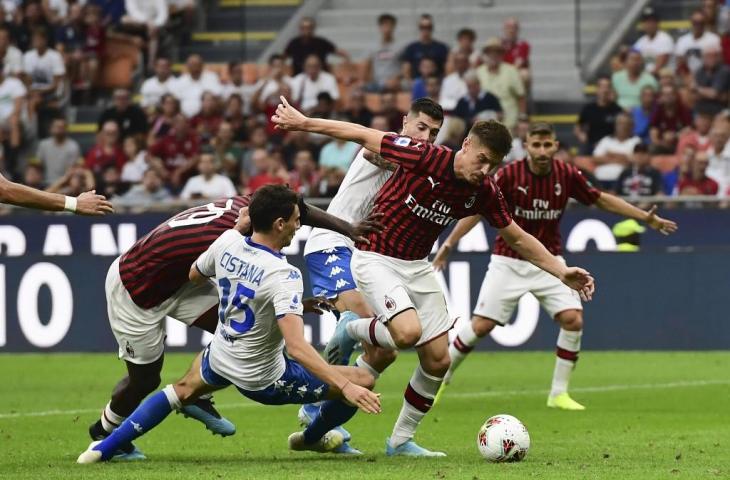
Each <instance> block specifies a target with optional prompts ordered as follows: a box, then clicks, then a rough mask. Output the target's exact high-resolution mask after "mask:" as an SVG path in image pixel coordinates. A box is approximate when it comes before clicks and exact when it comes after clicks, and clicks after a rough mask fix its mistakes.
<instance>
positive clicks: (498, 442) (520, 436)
mask: <svg viewBox="0 0 730 480" xmlns="http://www.w3.org/2000/svg"><path fill="white" fill-rule="evenodd" d="M477 448H479V453H481V454H482V457H484V458H485V459H487V460H488V461H490V462H519V461H520V460H522V459H523V458H525V456H527V451H528V450H529V449H530V434H529V433H527V428H526V427H525V426H524V425H523V424H522V422H520V421H519V420H517V419H516V418H515V417H513V416H512V415H504V414H502V415H495V416H493V417H490V418H488V419H487V421H486V422H484V425H482V428H480V429H479V434H478V435H477Z"/></svg>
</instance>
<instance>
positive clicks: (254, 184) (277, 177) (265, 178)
mask: <svg viewBox="0 0 730 480" xmlns="http://www.w3.org/2000/svg"><path fill="white" fill-rule="evenodd" d="M252 159H253V162H254V167H255V169H256V174H255V175H253V176H252V177H251V178H250V179H249V180H248V183H247V191H248V192H249V193H254V192H255V191H256V190H258V189H259V188H261V187H263V186H264V185H284V184H286V183H288V182H289V173H288V172H287V171H286V168H285V167H284V165H283V163H281V162H280V161H278V160H277V158H275V157H273V156H271V155H269V153H268V152H267V151H266V150H261V149H257V150H255V151H254V153H253V156H252Z"/></svg>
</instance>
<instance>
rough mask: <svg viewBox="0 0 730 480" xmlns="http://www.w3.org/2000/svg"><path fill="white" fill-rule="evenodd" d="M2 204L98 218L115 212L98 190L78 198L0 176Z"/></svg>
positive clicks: (0, 201)
mask: <svg viewBox="0 0 730 480" xmlns="http://www.w3.org/2000/svg"><path fill="white" fill-rule="evenodd" d="M0 203H9V204H10V205H17V206H19V207H26V208H33V209H36V210H48V211H51V212H62V211H64V210H66V211H67V212H72V213H76V214H79V215H97V216H98V215H106V214H107V213H112V212H114V207H112V204H111V203H109V201H108V200H107V199H106V197H104V196H102V195H97V194H96V190H91V191H89V192H84V193H82V194H81V195H79V196H78V197H69V196H68V195H61V194H60V193H49V192H44V191H42V190H36V189H35V188H31V187H28V186H25V185H21V184H19V183H15V182H11V181H10V180H8V179H7V178H5V177H3V176H2V175H0Z"/></svg>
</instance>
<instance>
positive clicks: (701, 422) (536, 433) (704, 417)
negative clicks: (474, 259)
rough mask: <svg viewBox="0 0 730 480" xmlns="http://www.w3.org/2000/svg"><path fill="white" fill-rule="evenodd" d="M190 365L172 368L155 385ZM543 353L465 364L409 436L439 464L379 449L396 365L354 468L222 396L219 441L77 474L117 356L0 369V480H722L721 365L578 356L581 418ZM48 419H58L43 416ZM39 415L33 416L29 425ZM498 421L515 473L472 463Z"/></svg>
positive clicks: (39, 358)
mask: <svg viewBox="0 0 730 480" xmlns="http://www.w3.org/2000/svg"><path fill="white" fill-rule="evenodd" d="M191 359H192V355H191V354H176V355H168V356H167V358H166V359H165V362H166V364H165V368H164V371H163V385H164V384H165V383H169V382H171V381H173V380H174V379H176V378H177V377H178V376H180V375H182V374H183V373H184V371H185V370H186V369H187V367H188V364H189V362H190V360H191ZM553 361H554V357H553V355H552V354H550V353H516V352H515V353H512V352H510V353H486V354H483V353H475V354H473V355H472V356H471V357H470V358H469V359H467V361H466V362H465V363H464V364H463V365H462V367H461V369H460V370H459V371H458V373H457V374H456V376H455V378H454V381H453V383H452V384H451V385H450V386H449V389H448V390H447V392H446V394H445V395H444V397H443V399H442V401H441V403H439V404H438V405H437V406H436V407H434V409H433V410H432V411H431V412H430V413H429V414H428V415H427V416H426V418H425V420H424V422H423V423H422V424H421V427H420V429H419V431H418V434H417V436H416V438H417V440H418V441H419V442H420V443H421V444H422V445H424V446H425V447H428V448H433V449H442V450H444V451H445V452H446V453H447V454H448V455H449V456H448V457H447V458H444V459H406V458H388V457H386V456H385V454H384V440H385V437H386V436H388V435H390V431H391V429H392V426H393V422H394V421H395V419H396V417H397V415H398V412H399V410H400V407H401V401H402V392H403V388H404V386H405V385H406V381H407V380H408V378H410V375H411V372H412V370H413V368H414V366H415V362H416V357H415V355H414V354H412V353H406V354H402V355H401V356H400V358H399V359H398V361H397V362H396V364H395V365H393V367H392V368H391V370H389V371H388V372H387V374H386V375H384V377H383V378H382V379H381V380H380V382H379V385H378V388H377V390H378V391H379V392H381V393H382V399H383V409H384V410H383V413H382V414H381V415H380V416H367V415H364V414H358V415H357V416H355V418H354V419H353V420H352V421H350V422H349V423H348V425H347V428H348V429H349V430H350V431H351V432H352V434H353V436H354V438H353V441H352V444H353V445H354V446H356V447H357V448H359V449H362V450H363V451H364V452H366V455H365V456H363V457H359V458H352V457H348V458H343V457H339V456H335V455H320V454H315V453H309V452H304V453H290V452H289V451H288V450H287V447H286V438H287V436H288V435H289V434H290V433H291V432H293V431H295V430H297V429H298V428H299V427H298V426H297V421H296V411H297V407H296V406H285V407H265V406H259V405H256V404H253V403H252V402H250V401H248V400H246V399H244V398H243V397H240V396H239V395H238V394H237V392H236V391H235V390H233V389H232V388H229V389H228V390H225V391H222V392H218V393H217V394H216V397H215V398H216V401H217V405H218V406H219V408H220V410H221V412H222V413H223V414H224V415H226V416H227V417H228V418H229V419H231V420H232V421H234V422H235V423H236V425H237V427H238V433H236V435H235V436H233V437H229V438H225V439H221V438H220V437H217V436H216V437H214V436H212V435H211V434H210V433H209V432H207V431H205V430H204V429H203V427H202V425H200V424H199V423H197V422H195V421H193V420H190V419H183V418H182V416H180V415H172V416H170V417H168V419H167V420H166V421H165V422H163V423H162V424H161V425H160V426H159V427H158V428H157V429H155V430H154V431H153V432H151V433H149V434H148V435H146V436H145V437H143V438H142V439H139V440H138V441H137V445H138V447H139V448H140V449H141V450H142V451H144V452H145V454H146V455H147V456H148V460H146V461H142V462H126V463H119V462H114V463H110V464H102V465H90V466H89V465H85V466H82V465H76V464H75V460H76V457H77V456H78V454H79V453H80V452H81V451H83V450H84V449H85V448H86V447H87V445H88V443H89V438H88V435H87V433H86V429H87V427H88V425H89V424H90V423H92V422H93V421H95V420H96V419H97V418H98V412H99V411H100V409H101V407H102V406H103V405H104V404H105V402H107V400H108V398H109V392H110V390H111V387H112V386H113V384H114V383H115V382H116V381H117V380H118V379H119V378H120V377H121V375H122V364H121V362H118V361H116V360H115V359H114V357H113V355H95V354H79V355H10V354H4V355H0V371H2V372H3V382H2V383H3V386H2V394H1V395H0V446H1V447H2V448H1V450H2V454H1V455H0V477H1V478H44V479H51V478H64V479H65V478H110V479H114V478H125V479H129V478H134V479H148V478H175V477H177V478H185V479H192V478H212V479H217V478H256V479H265V478H273V479H282V478H285V479H287V480H292V479H300V478H301V479H315V478H322V479H338V478H365V479H368V480H370V479H380V478H383V479H388V480H396V479H401V478H403V479H415V478H417V479H471V480H473V479H490V480H491V479H503V478H504V479H512V478H514V479H517V478H519V479H523V478H545V479H571V478H575V479H585V478H591V479H593V478H621V479H642V480H645V479H655V478H656V479H665V478H689V479H699V478H729V477H730V450H729V449H730V429H729V428H728V425H730V396H729V395H728V386H729V385H730V378H729V377H728V366H729V365H730V353H724V352H723V353H719V352H707V353H697V352H684V353H639V352H631V353H621V352H585V353H583V354H581V361H580V364H579V367H578V370H577V371H576V372H575V374H574V381H573V385H572V386H573V396H574V398H576V399H577V400H578V401H580V402H582V403H584V404H585V405H586V406H587V407H588V410H587V411H585V412H563V411H555V410H551V409H548V408H546V407H545V401H546V393H547V387H548V385H549V382H550V376H551V374H552V368H553ZM49 411H54V412H50V413H49ZM34 412H35V413H34ZM497 413H509V414H512V415H515V416H517V417H518V418H519V419H521V420H522V421H523V422H524V423H525V424H526V425H527V427H528V429H529V431H530V436H531V438H532V448H531V450H530V453H529V454H528V456H527V458H526V460H525V461H524V462H522V463H516V464H487V463H486V462H485V461H483V460H482V458H481V457H480V456H479V454H478V452H477V449H476V433H477V430H478V428H479V426H480V425H481V423H482V422H483V421H484V420H485V419H486V418H487V417H489V416H491V415H494V414H497Z"/></svg>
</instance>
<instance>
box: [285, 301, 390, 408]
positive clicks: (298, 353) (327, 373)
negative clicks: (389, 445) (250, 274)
mask: <svg viewBox="0 0 730 480" xmlns="http://www.w3.org/2000/svg"><path fill="white" fill-rule="evenodd" d="M278 323H279V330H281V334H282V336H283V337H284V342H285V343H286V351H287V353H288V354H289V356H290V357H292V358H293V359H294V360H296V361H297V362H299V363H300V364H302V366H303V367H304V368H306V369H307V370H309V371H310V372H311V373H312V374H313V375H314V376H316V377H317V378H319V379H320V380H322V381H323V382H325V383H327V384H329V385H332V386H334V387H337V388H338V389H339V390H340V391H341V392H342V395H343V396H344V397H345V399H346V400H347V401H348V402H350V403H352V404H353V405H355V406H357V407H358V408H360V410H362V411H363V412H365V413H380V410H381V408H380V397H379V396H378V395H377V394H375V393H373V392H371V391H370V390H368V389H367V388H364V387H361V386H360V385H356V384H354V383H352V382H351V381H350V380H348V379H347V377H345V376H344V375H342V373H340V372H339V371H338V370H337V369H336V368H335V367H333V366H332V365H329V364H328V363H327V362H325V361H324V359H323V358H322V357H321V356H320V355H319V353H317V350H315V349H314V347H312V346H311V345H310V344H309V342H307V340H306V339H305V338H304V321H303V320H302V317H300V316H299V315H294V314H291V313H288V314H286V315H284V316H283V317H282V318H280V319H279V321H278Z"/></svg>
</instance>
